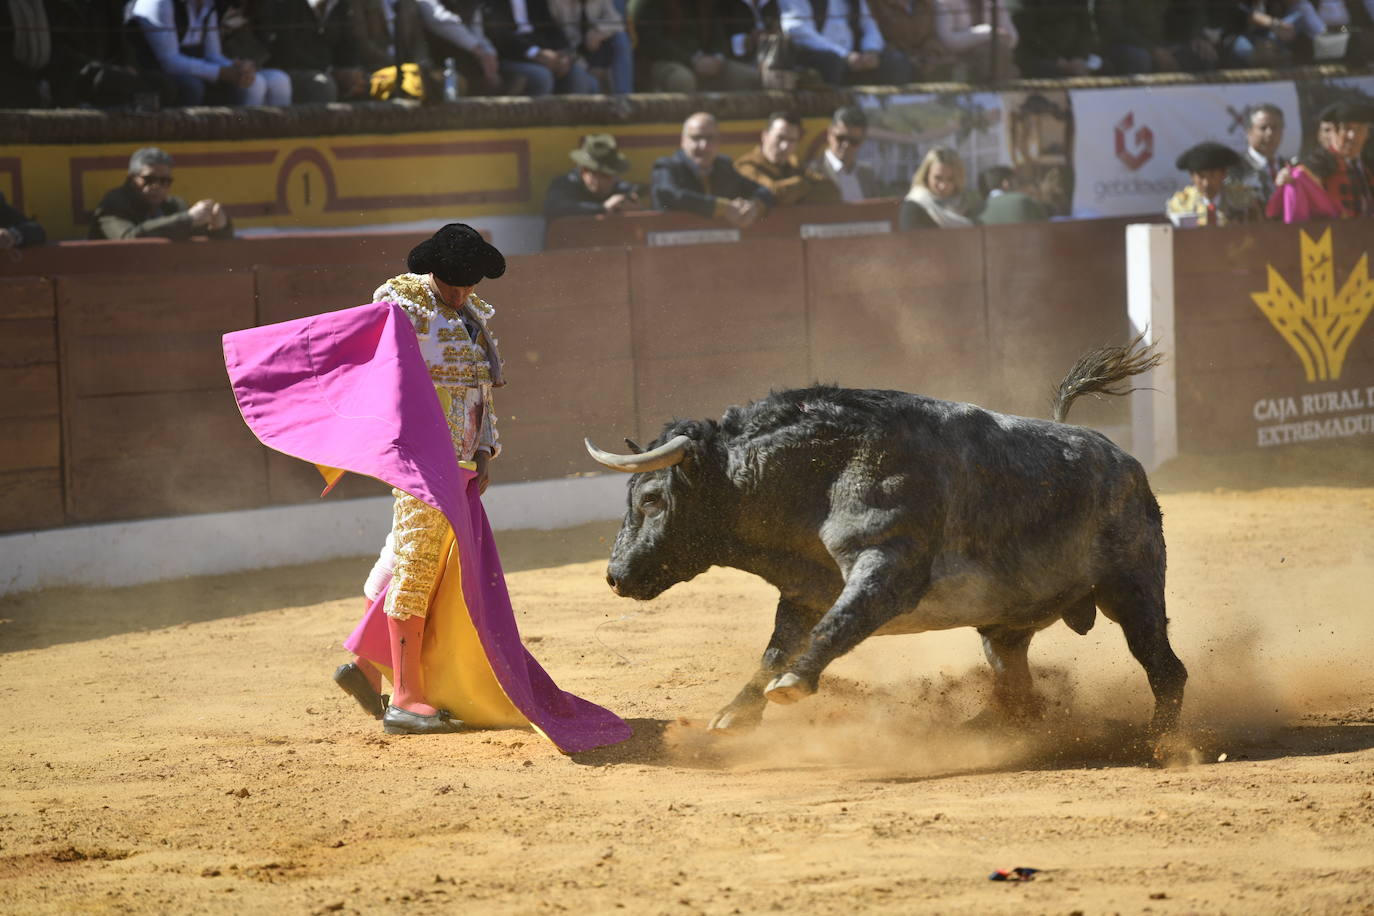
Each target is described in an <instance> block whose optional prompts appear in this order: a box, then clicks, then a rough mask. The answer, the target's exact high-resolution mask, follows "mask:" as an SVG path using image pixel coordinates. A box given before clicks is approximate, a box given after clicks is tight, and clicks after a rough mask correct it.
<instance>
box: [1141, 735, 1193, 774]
mask: <svg viewBox="0 0 1374 916" xmlns="http://www.w3.org/2000/svg"><path fill="white" fill-rule="evenodd" d="M1150 757H1151V760H1152V762H1153V763H1154V765H1155V766H1159V767H1165V768H1166V769H1167V768H1171V767H1186V766H1196V765H1197V764H1199V763H1201V762H1202V752H1201V751H1199V750H1198V749H1197V748H1196V747H1195V746H1194V745H1193V742H1192V741H1190V740H1188V738H1187V737H1185V736H1183V735H1181V734H1179V733H1178V732H1165V733H1164V734H1162V735H1156V736H1155V738H1154V741H1153V742H1151V746H1150Z"/></svg>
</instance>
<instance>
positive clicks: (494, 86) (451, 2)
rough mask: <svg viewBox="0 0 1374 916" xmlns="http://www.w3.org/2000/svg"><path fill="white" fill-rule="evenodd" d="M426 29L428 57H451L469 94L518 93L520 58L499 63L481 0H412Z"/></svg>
mask: <svg viewBox="0 0 1374 916" xmlns="http://www.w3.org/2000/svg"><path fill="white" fill-rule="evenodd" d="M415 2H416V5H417V6H418V7H419V10H420V19H421V20H422V21H423V22H424V24H425V28H426V29H427V30H428V32H429V48H430V57H431V58H432V59H434V60H445V59H447V58H450V57H451V58H453V61H454V66H455V67H457V69H458V72H459V73H460V74H462V78H463V83H464V84H465V86H466V89H465V91H466V92H467V93H468V94H469V95H502V94H505V93H507V92H509V93H511V94H519V93H520V92H523V91H524V90H525V77H524V76H522V75H521V73H520V70H521V68H524V67H526V66H527V65H528V61H521V62H517V63H515V64H512V65H510V66H504V65H503V64H502V63H501V58H500V55H498V54H497V53H496V46H495V45H493V44H492V43H491V39H490V38H488V37H487V34H486V29H485V24H484V22H483V16H482V3H481V2H480V0H415Z"/></svg>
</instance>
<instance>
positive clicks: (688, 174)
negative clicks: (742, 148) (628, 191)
mask: <svg viewBox="0 0 1374 916" xmlns="http://www.w3.org/2000/svg"><path fill="white" fill-rule="evenodd" d="M719 149H720V128H719V127H718V126H717V125H716V119H715V118H714V117H712V116H711V115H709V114H706V113H705V112H698V113H696V114H694V115H692V116H691V117H690V118H688V119H687V120H686V121H684V122H683V124H682V145H681V148H680V149H678V151H677V152H676V153H674V154H673V155H671V156H664V157H663V158H661V159H659V160H658V161H657V162H655V163H654V170H653V176H652V178H651V180H650V188H651V191H652V199H653V207H654V209H655V210H678V211H683V212H686V213H695V214H697V215H698V216H704V217H706V218H707V219H714V220H720V221H722V222H726V223H729V224H730V225H732V226H736V227H738V228H740V229H743V228H745V227H747V226H751V225H753V224H754V222H755V221H756V220H758V219H759V217H761V216H763V215H764V214H765V213H767V212H768V208H770V207H772V206H773V195H772V193H770V192H769V191H768V189H767V188H764V187H761V186H760V185H757V184H755V183H754V182H752V181H750V180H749V179H748V178H745V177H744V176H743V175H741V174H740V173H739V172H737V171H735V167H734V166H733V165H731V164H730V158H729V157H728V156H722V155H720V154H719V152H718V150H719Z"/></svg>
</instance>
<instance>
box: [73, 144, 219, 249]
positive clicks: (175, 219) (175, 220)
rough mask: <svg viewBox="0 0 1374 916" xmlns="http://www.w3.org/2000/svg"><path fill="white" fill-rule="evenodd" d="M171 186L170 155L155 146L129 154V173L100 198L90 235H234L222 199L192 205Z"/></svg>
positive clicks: (184, 237)
mask: <svg viewBox="0 0 1374 916" xmlns="http://www.w3.org/2000/svg"><path fill="white" fill-rule="evenodd" d="M171 188H172V157H171V156H170V155H168V154H167V153H165V152H163V151H162V150H160V149H158V148H157V147H155V146H145V147H144V148H143V149H140V150H137V151H136V152H135V153H134V154H133V155H132V156H130V157H129V177H128V178H126V179H125V181H124V183H123V184H122V185H120V186H119V187H117V188H115V189H114V190H113V191H110V192H109V193H108V194H106V195H105V196H104V197H102V198H101V199H100V204H99V205H98V206H97V207H96V208H95V218H94V219H93V220H92V222H91V231H90V232H89V233H88V234H87V238H92V239H143V238H163V239H172V240H173V241H178V242H180V241H185V240H187V239H189V238H191V237H192V236H195V235H206V236H209V237H210V238H212V239H229V238H233V237H234V226H233V223H231V222H230V221H229V214H228V213H226V212H225V210H224V207H223V206H222V205H221V204H220V203H219V202H218V201H215V200H211V199H209V198H205V199H202V200H198V201H196V202H195V203H194V204H192V205H191V206H189V207H188V206H186V201H184V200H182V199H181V198H180V197H174V196H172V193H171Z"/></svg>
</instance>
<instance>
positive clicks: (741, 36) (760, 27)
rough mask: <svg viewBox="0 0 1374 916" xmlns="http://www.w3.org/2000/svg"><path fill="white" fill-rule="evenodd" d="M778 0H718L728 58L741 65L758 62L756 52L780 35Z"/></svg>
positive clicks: (750, 65) (748, 65) (751, 65)
mask: <svg viewBox="0 0 1374 916" xmlns="http://www.w3.org/2000/svg"><path fill="white" fill-rule="evenodd" d="M778 2H779V0H721V2H720V9H719V13H718V15H719V18H720V21H721V23H722V24H723V25H724V27H725V38H726V42H727V47H728V48H729V52H728V54H729V59H730V60H732V61H734V62H736V63H738V64H740V65H741V66H744V67H750V68H752V67H757V66H760V65H761V61H760V60H759V52H760V51H763V50H764V49H765V48H766V47H767V45H768V43H769V42H770V41H777V40H779V39H781V36H782V24H781V21H780V16H781V12H780V11H779V9H778Z"/></svg>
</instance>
